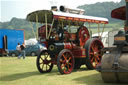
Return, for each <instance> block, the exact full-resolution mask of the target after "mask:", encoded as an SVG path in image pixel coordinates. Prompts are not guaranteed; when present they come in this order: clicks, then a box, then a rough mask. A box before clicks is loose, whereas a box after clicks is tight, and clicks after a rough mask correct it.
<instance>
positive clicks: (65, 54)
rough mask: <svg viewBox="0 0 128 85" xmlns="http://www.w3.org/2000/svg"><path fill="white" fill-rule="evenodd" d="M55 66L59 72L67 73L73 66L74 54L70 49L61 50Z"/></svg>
mask: <svg viewBox="0 0 128 85" xmlns="http://www.w3.org/2000/svg"><path fill="white" fill-rule="evenodd" d="M57 66H58V70H59V72H60V73H61V74H69V73H71V72H72V70H73V68H74V56H73V55H72V53H71V51H70V50H67V49H64V50H62V51H61V52H60V53H59V55H58V57H57Z"/></svg>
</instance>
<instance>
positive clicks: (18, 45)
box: [16, 43, 21, 59]
mask: <svg viewBox="0 0 128 85" xmlns="http://www.w3.org/2000/svg"><path fill="white" fill-rule="evenodd" d="M16 50H17V51H18V59H20V54H21V48H20V43H18V44H17V46H16Z"/></svg>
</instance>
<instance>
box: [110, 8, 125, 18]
mask: <svg viewBox="0 0 128 85" xmlns="http://www.w3.org/2000/svg"><path fill="white" fill-rule="evenodd" d="M111 17H112V18H116V19H121V20H126V6H122V7H120V8H117V9H114V10H112V12H111Z"/></svg>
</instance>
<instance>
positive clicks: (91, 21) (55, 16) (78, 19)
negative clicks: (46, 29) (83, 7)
mask: <svg viewBox="0 0 128 85" xmlns="http://www.w3.org/2000/svg"><path fill="white" fill-rule="evenodd" d="M53 17H54V18H55V19H64V20H72V21H79V22H80V21H81V22H90V23H102V24H108V22H107V21H101V20H91V19H82V18H73V17H65V16H57V15H54V16H53Z"/></svg>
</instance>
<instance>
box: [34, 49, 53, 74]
mask: <svg viewBox="0 0 128 85" xmlns="http://www.w3.org/2000/svg"><path fill="white" fill-rule="evenodd" d="M36 65H37V69H38V71H39V72H40V73H47V72H51V70H52V68H53V63H52V60H51V57H50V54H49V53H48V51H47V50H44V51H42V52H41V53H40V54H39V55H38V57H37V60H36Z"/></svg>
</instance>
